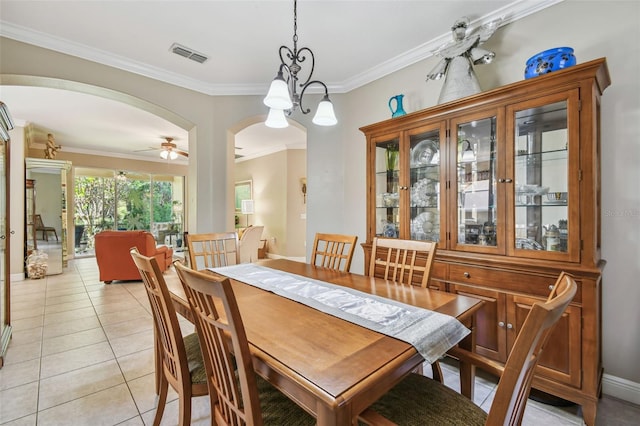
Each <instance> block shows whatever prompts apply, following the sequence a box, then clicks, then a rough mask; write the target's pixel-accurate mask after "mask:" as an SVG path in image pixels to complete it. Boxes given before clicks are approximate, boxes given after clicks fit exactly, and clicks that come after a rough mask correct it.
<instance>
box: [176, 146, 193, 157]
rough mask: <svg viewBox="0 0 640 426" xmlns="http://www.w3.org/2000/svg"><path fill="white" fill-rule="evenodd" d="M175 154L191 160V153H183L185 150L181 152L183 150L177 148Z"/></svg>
mask: <svg viewBox="0 0 640 426" xmlns="http://www.w3.org/2000/svg"><path fill="white" fill-rule="evenodd" d="M173 152H175V153H176V154H178V155H182V156H183V157H187V158H189V153H188V152H187V151H183V150H181V149H177V148H175V149H174V150H173Z"/></svg>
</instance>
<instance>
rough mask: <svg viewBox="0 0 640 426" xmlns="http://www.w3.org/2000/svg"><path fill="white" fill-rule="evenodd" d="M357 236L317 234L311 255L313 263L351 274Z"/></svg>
mask: <svg viewBox="0 0 640 426" xmlns="http://www.w3.org/2000/svg"><path fill="white" fill-rule="evenodd" d="M356 241H358V237H357V236H356V235H342V234H323V233H320V232H318V233H316V237H315V240H314V242H313V251H312V253H311V263H313V264H314V265H317V266H324V267H325V268H330V269H336V270H338V271H342V272H349V268H351V260H352V259H353V252H354V251H355V248H356Z"/></svg>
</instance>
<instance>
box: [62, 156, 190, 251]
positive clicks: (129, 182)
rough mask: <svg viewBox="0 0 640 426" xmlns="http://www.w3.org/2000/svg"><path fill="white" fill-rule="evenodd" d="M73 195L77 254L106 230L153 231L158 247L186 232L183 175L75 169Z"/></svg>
mask: <svg viewBox="0 0 640 426" xmlns="http://www.w3.org/2000/svg"><path fill="white" fill-rule="evenodd" d="M74 194H75V199H74V204H75V210H74V219H75V225H76V251H82V250H86V249H92V248H93V236H94V235H95V234H97V233H98V232H100V231H102V230H105V229H118V230H134V229H140V230H146V231H150V232H151V233H152V234H153V235H154V237H155V238H156V241H157V242H158V244H164V243H165V238H166V237H167V235H175V234H179V233H181V232H182V231H183V229H182V224H183V219H184V217H183V208H182V206H183V203H184V177H183V176H170V175H152V174H148V173H142V172H135V171H125V170H107V169H88V168H81V167H76V168H75V184H74ZM171 241H175V239H173V240H171Z"/></svg>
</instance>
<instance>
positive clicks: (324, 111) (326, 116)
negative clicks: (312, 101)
mask: <svg viewBox="0 0 640 426" xmlns="http://www.w3.org/2000/svg"><path fill="white" fill-rule="evenodd" d="M311 121H313V123H314V124H317V125H318V126H335V125H336V124H338V119H337V118H336V113H335V112H334V111H333V104H332V103H331V101H330V100H329V97H328V96H327V95H325V97H324V98H322V101H320V103H319V104H318V109H317V111H316V115H315V116H314V117H313V120H311Z"/></svg>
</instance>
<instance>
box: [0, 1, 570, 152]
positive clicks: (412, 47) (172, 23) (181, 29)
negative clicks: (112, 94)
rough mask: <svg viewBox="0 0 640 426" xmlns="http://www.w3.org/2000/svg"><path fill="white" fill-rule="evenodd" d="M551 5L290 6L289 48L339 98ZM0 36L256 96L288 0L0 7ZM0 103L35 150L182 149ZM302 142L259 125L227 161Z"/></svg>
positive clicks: (124, 113)
mask: <svg viewBox="0 0 640 426" xmlns="http://www.w3.org/2000/svg"><path fill="white" fill-rule="evenodd" d="M558 1H561V0H515V1H514V0H502V1H499V0H494V1H484V0H467V1H464V0H422V1H418V0H413V1H405V0H369V1H364V0H350V1H348V0H339V1H331V0H301V1H300V2H299V4H298V37H299V40H298V48H301V47H305V46H306V47H309V48H311V49H312V50H313V52H314V53H315V58H316V64H315V71H314V79H319V80H322V81H324V82H325V83H326V84H327V85H328V86H329V91H330V93H345V92H348V91H350V90H352V89H354V88H357V87H359V86H362V85H363V84H366V83H368V82H370V81H373V80H375V79H377V78H380V77H382V76H384V75H386V74H388V73H391V72H393V71H396V70H398V69H401V68H403V67H405V66H408V65H410V64H412V63H415V62H417V61H420V60H422V59H425V58H427V57H429V56H431V52H432V51H433V50H435V49H436V48H437V47H439V46H441V45H442V44H444V43H446V42H448V41H450V39H451V35H450V26H451V24H453V22H454V21H455V20H456V19H458V18H460V17H461V16H463V15H465V16H468V17H469V18H470V20H471V22H472V24H471V26H475V25H479V24H480V23H484V22H486V21H489V20H491V19H495V18H497V17H502V18H503V19H504V21H503V24H504V23H508V22H511V21H513V20H516V19H518V18H520V17H522V16H526V15H528V14H530V13H533V12H535V11H537V10H540V9H542V8H545V7H548V6H550V5H552V4H555V3H557V2H558ZM0 35H1V36H3V37H7V38H11V39H15V40H18V41H23V42H26V43H30V44H34V45H37V46H41V47H44V48H48V49H52V50H55V51H59V52H63V53H66V54H70V55H74V56H78V57H81V58H84V59H88V60H92V61H95V62H99V63H103V64H106V65H109V66H113V67H117V68H121V69H124V70H127V71H131V72H134V73H137V74H141V75H145V76H148V77H151V78H155V79H158V80H162V81H165V82H168V83H172V84H175V85H178V86H182V87H185V88H189V89H192V90H196V91H199V92H202V93H207V94H212V95H217V94H231V95H239V94H264V93H266V91H267V90H268V87H269V83H270V82H271V80H272V79H273V77H274V76H275V74H276V71H277V67H278V64H279V59H278V48H279V47H280V46H281V45H287V46H289V47H293V46H292V45H293V42H292V36H293V1H291V0H262V1H245V0H212V1H202V0H201V1H56V0H49V1H22V0H18V1H16V0H2V1H1V2H0ZM173 43H179V44H181V45H183V46H186V47H188V48H191V49H193V50H195V51H197V52H198V53H201V54H204V55H206V56H208V57H209V58H210V59H209V60H208V61H206V62H205V63H204V64H198V63H196V62H193V61H190V60H188V59H185V58H183V57H181V56H178V55H176V54H173V53H172V52H170V46H171V45H172V44H173ZM428 71H429V70H425V75H426V73H427V72H428ZM0 100H2V101H3V102H4V103H6V104H7V105H8V107H9V109H10V111H11V113H12V115H13V117H14V118H15V119H16V120H18V121H19V122H24V123H32V125H33V127H35V128H36V129H38V132H37V133H38V134H39V135H38V138H39V139H40V141H41V142H44V140H46V133H49V132H50V133H53V134H54V136H55V139H56V141H57V143H58V144H61V145H62V146H63V150H64V149H68V150H69V151H76V152H91V153H104V154H106V155H118V156H126V157H131V158H134V157H138V158H147V159H155V158H159V156H158V153H157V151H154V150H151V149H149V148H150V147H159V146H160V143H161V142H162V140H163V139H162V138H163V137H165V136H170V137H174V138H175V143H176V144H177V145H178V147H179V148H181V149H184V150H188V143H187V133H186V131H184V130H183V129H180V128H179V127H177V126H175V125H173V124H171V123H169V122H168V121H166V120H164V119H161V118H159V117H157V116H155V115H153V114H150V113H147V112H145V111H142V110H139V109H136V108H134V107H131V106H129V105H126V104H124V103H121V102H116V101H113V100H108V99H105V98H100V97H97V96H93V95H89V94H81V93H76V92H69V91H65V90H60V89H48V88H41V87H24V86H0ZM265 114H266V108H265ZM42 138H44V139H42ZM304 139H305V137H304V132H302V131H300V130H299V129H296V128H295V127H292V126H290V127H289V128H288V129H287V130H273V129H268V128H267V127H265V126H264V125H262V124H258V125H254V126H253V128H252V129H249V130H248V131H247V132H246V133H245V134H244V135H241V137H239V138H238V140H237V146H240V147H241V148H243V149H241V150H239V151H237V154H241V155H248V156H255V155H259V154H260V151H266V152H271V151H273V150H275V149H277V148H274V147H273V146H271V145H273V144H275V145H283V143H284V144H286V145H289V146H290V147H292V146H295V147H299V146H300V144H301V143H302V144H304ZM243 145H244V146H243ZM140 150H146V151H140Z"/></svg>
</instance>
